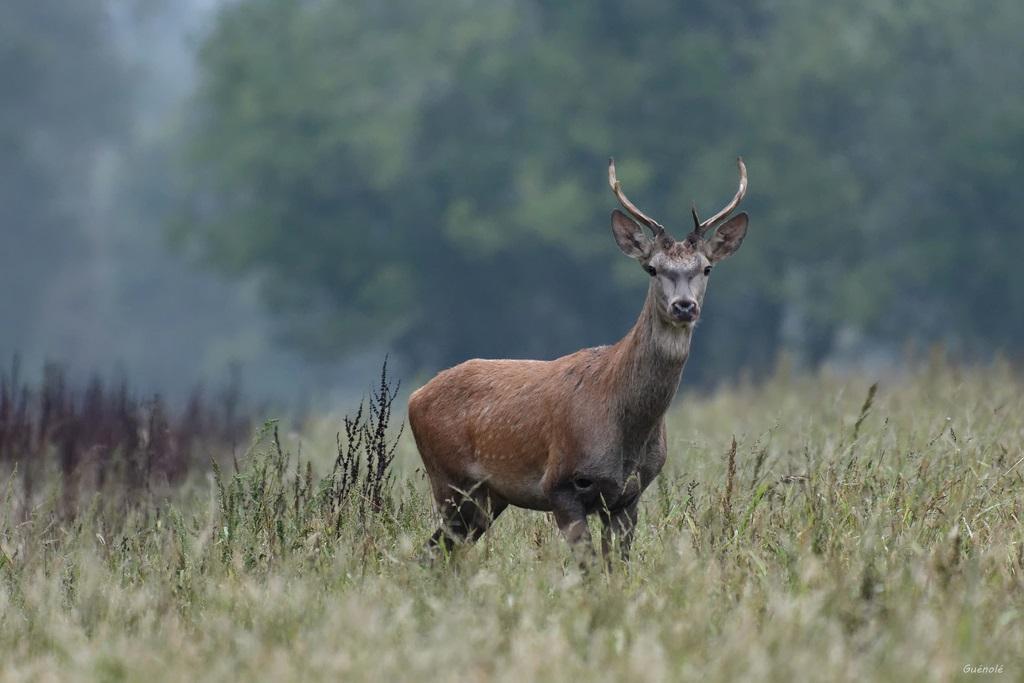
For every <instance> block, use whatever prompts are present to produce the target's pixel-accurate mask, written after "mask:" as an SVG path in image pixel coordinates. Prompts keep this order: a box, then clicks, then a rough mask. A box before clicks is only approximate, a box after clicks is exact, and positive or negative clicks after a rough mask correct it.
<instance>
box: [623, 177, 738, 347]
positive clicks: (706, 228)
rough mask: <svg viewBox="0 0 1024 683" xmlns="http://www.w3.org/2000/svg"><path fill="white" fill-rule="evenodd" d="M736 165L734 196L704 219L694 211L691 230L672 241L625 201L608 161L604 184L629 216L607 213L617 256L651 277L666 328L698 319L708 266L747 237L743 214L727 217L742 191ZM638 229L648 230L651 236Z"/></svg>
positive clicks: (654, 221)
mask: <svg viewBox="0 0 1024 683" xmlns="http://www.w3.org/2000/svg"><path fill="white" fill-rule="evenodd" d="M736 161H737V164H738V165H739V169H740V186H739V189H738V190H736V196H735V197H733V198H732V201H731V202H729V203H728V204H726V206H725V207H724V208H723V209H722V210H721V211H719V212H718V213H716V214H715V215H714V216H712V217H711V218H708V219H707V220H705V221H701V220H700V219H699V218H698V217H697V208H696V207H694V208H693V230H692V231H691V232H690V234H688V235H687V236H686V237H685V238H684V239H682V240H676V239H675V238H673V237H672V235H670V234H669V233H668V231H667V230H665V227H664V226H663V225H661V224H660V223H658V222H657V221H656V220H654V219H653V218H650V217H649V216H647V215H645V214H644V213H643V212H642V211H640V209H638V208H636V206H635V205H634V204H633V202H631V201H629V199H628V198H627V197H626V195H625V194H624V193H623V192H622V187H621V186H620V185H619V181H618V179H617V178H616V177H615V160H614V159H609V160H608V183H609V184H610V185H611V187H612V192H614V193H615V196H616V197H617V198H618V200H619V203H620V204H621V205H622V208H623V209H625V210H626V212H627V213H628V214H629V215H628V216H627V215H626V214H625V213H623V212H622V211H619V210H618V209H616V210H614V211H612V234H614V235H615V241H616V243H618V245H619V249H621V250H622V253H624V254H625V255H626V256H629V257H631V258H634V259H636V260H637V261H639V262H640V265H641V266H643V269H644V270H645V271H646V272H647V274H648V275H650V276H651V278H652V285H651V289H652V294H653V296H654V299H655V305H656V308H657V311H658V314H659V316H660V317H661V319H662V320H664V321H665V322H666V323H668V324H670V325H674V326H679V327H682V326H687V325H692V324H693V323H694V322H696V321H697V319H698V318H699V317H700V310H701V305H702V304H703V302H704V292H705V291H706V290H707V285H708V278H709V277H710V275H711V268H712V266H714V264H716V263H718V262H719V261H721V260H722V259H724V258H726V257H727V256H730V255H731V254H732V253H733V252H735V251H736V250H737V249H739V247H740V244H741V243H742V242H743V238H744V236H746V234H747V222H748V219H747V214H746V213H738V214H736V215H735V216H732V217H731V218H730V216H729V215H730V214H731V213H732V212H733V211H734V210H735V209H736V207H737V206H739V203H740V201H741V200H742V199H743V196H744V195H745V194H746V193H747V167H746V166H745V165H744V164H743V159H737V160H736ZM641 226H643V227H641ZM643 228H647V229H648V230H650V232H651V235H650V236H648V235H647V234H646V233H645V232H644V229H643ZM716 228H717V229H716Z"/></svg>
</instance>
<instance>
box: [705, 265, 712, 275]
mask: <svg viewBox="0 0 1024 683" xmlns="http://www.w3.org/2000/svg"><path fill="white" fill-rule="evenodd" d="M708 275H711V266H704V277H707V276H708Z"/></svg>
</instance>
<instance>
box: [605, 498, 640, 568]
mask: <svg viewBox="0 0 1024 683" xmlns="http://www.w3.org/2000/svg"><path fill="white" fill-rule="evenodd" d="M639 500H640V498H639V496H637V497H636V498H634V499H633V500H632V501H630V502H629V503H628V504H626V505H624V506H622V507H619V508H616V509H614V510H601V523H602V529H601V554H602V555H603V556H604V561H605V563H606V564H607V565H608V568H609V569H611V555H612V537H613V535H614V536H615V537H616V538H618V539H619V553H620V554H621V555H622V559H623V561H628V560H629V550H630V548H631V547H632V545H633V532H634V531H636V520H637V507H638V503H639Z"/></svg>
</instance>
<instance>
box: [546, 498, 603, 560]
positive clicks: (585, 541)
mask: <svg viewBox="0 0 1024 683" xmlns="http://www.w3.org/2000/svg"><path fill="white" fill-rule="evenodd" d="M548 500H549V501H550V503H551V511H552V512H553V513H554V515H555V524H557V525H558V530H559V531H561V532H562V536H563V537H564V538H565V540H566V542H568V544H569V547H570V548H571V549H572V551H573V555H575V556H576V559H577V560H578V561H579V563H580V565H581V566H582V567H583V568H584V569H585V568H587V566H588V565H589V564H590V563H591V562H592V561H593V559H594V541H593V538H591V536H590V528H589V527H588V526H587V501H586V497H585V496H584V495H581V491H580V490H579V487H578V486H577V485H574V484H573V483H571V482H570V483H569V484H568V485H567V486H564V487H559V488H556V489H555V490H553V491H552V492H551V493H550V494H549V495H548Z"/></svg>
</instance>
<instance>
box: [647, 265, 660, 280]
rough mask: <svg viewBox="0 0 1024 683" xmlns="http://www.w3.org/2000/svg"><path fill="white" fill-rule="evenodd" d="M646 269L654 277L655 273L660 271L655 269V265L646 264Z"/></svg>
mask: <svg viewBox="0 0 1024 683" xmlns="http://www.w3.org/2000/svg"><path fill="white" fill-rule="evenodd" d="M644 270H646V271H647V274H648V275H650V276H651V277H654V276H655V275H657V274H658V271H656V270H655V269H654V266H652V265H645V266H644Z"/></svg>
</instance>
